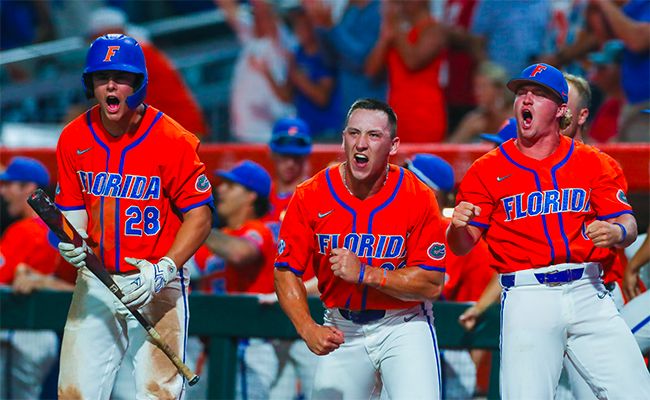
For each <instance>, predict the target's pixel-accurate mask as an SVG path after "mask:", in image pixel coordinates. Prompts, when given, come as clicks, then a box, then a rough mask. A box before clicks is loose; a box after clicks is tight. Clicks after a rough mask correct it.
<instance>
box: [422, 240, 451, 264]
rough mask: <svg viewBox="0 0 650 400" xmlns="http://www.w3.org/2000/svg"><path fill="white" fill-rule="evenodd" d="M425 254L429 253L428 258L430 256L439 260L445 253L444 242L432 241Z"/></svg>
mask: <svg viewBox="0 0 650 400" xmlns="http://www.w3.org/2000/svg"><path fill="white" fill-rule="evenodd" d="M427 254H428V255H429V258H431V259H432V260H436V261H439V260H442V259H443V258H445V255H446V254H447V249H446V247H445V245H444V243H440V242H433V243H432V244H431V246H429V249H428V250H427Z"/></svg>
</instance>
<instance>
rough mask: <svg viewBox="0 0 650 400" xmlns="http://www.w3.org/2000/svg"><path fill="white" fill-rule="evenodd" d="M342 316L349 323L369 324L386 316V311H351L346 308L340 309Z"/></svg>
mask: <svg viewBox="0 0 650 400" xmlns="http://www.w3.org/2000/svg"><path fill="white" fill-rule="evenodd" d="M339 312H340V313H341V316H342V317H343V318H345V319H347V320H348V321H352V322H354V323H355V324H367V323H370V322H373V321H377V320H378V319H382V318H384V316H386V310H363V311H350V310H346V309H345V308H339Z"/></svg>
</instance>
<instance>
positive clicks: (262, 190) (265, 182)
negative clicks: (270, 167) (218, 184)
mask: <svg viewBox="0 0 650 400" xmlns="http://www.w3.org/2000/svg"><path fill="white" fill-rule="evenodd" d="M214 174H215V175H217V176H219V177H221V178H223V179H226V180H229V181H231V182H235V183H238V184H240V185H242V186H243V187H245V188H246V189H248V190H250V191H252V192H255V193H257V194H258V195H259V196H262V197H268V196H269V193H271V176H270V175H269V173H268V172H266V170H265V169H264V167H262V166H261V165H259V164H258V163H256V162H253V161H250V160H244V161H242V162H240V163H239V164H237V165H235V166H234V167H233V168H232V169H230V170H223V169H219V170H216V171H214Z"/></svg>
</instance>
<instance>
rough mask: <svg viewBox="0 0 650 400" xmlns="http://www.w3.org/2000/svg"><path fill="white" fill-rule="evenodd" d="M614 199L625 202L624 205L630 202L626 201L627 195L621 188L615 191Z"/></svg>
mask: <svg viewBox="0 0 650 400" xmlns="http://www.w3.org/2000/svg"><path fill="white" fill-rule="evenodd" d="M616 199H618V201H620V202H621V203H623V204H625V205H626V206H629V205H630V203H628V201H627V196H625V192H623V190H622V189H618V191H617V192H616Z"/></svg>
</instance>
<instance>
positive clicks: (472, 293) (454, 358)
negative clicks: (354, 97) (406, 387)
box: [405, 154, 495, 400]
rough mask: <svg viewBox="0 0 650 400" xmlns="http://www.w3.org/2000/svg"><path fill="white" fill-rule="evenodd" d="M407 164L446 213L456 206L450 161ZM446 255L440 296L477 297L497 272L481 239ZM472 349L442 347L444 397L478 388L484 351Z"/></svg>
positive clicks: (465, 395) (428, 158)
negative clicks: (463, 250)
mask: <svg viewBox="0 0 650 400" xmlns="http://www.w3.org/2000/svg"><path fill="white" fill-rule="evenodd" d="M405 167H406V168H407V169H408V170H409V171H411V172H413V173H414V174H415V175H416V176H417V177H418V178H420V180H421V181H422V182H424V183H425V184H427V186H429V187H430V188H431V189H432V190H433V191H434V192H435V193H436V198H437V200H438V204H439V205H440V208H441V210H443V215H444V209H443V207H453V203H454V197H453V193H452V192H453V190H454V185H455V180H454V170H453V168H452V167H451V165H450V164H449V163H448V162H447V161H445V160H443V159H442V158H440V157H438V156H435V155H431V154H416V155H415V156H413V157H411V158H409V159H407V160H406V164H405ZM447 223H449V220H447ZM447 257H448V258H447V261H446V263H447V265H446V268H445V284H444V286H443V289H442V295H441V296H440V300H442V301H458V302H469V301H477V300H478V299H479V297H480V296H481V293H483V290H484V289H485V287H486V286H487V284H488V283H489V282H490V280H491V279H492V278H493V276H495V273H494V271H493V270H492V269H491V268H490V264H489V261H490V253H489V251H488V248H487V244H485V242H484V241H481V242H479V246H477V247H475V248H474V249H473V250H472V251H471V252H470V253H468V254H467V255H465V256H462V257H459V256H456V255H454V254H448V255H447ZM473 353H474V354H472V355H470V352H468V351H467V350H443V351H441V358H442V363H443V364H442V365H443V374H442V375H443V398H449V399H459V400H461V399H471V398H473V396H474V392H475V389H476V369H477V367H478V364H479V363H480V361H481V359H482V358H483V356H484V355H485V352H484V351H473ZM473 359H474V361H475V362H476V364H475V363H474V362H473Z"/></svg>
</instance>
